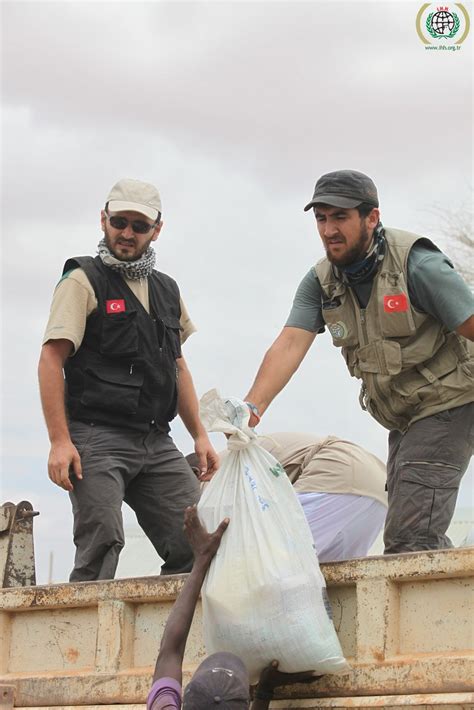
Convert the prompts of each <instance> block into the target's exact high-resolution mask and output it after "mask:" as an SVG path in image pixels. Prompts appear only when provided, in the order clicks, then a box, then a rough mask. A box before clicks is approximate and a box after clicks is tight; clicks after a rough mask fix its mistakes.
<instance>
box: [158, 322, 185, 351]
mask: <svg viewBox="0 0 474 710" xmlns="http://www.w3.org/2000/svg"><path fill="white" fill-rule="evenodd" d="M161 320H162V321H163V324H164V326H165V328H166V340H167V343H168V345H169V348H170V350H171V352H172V353H173V356H174V357H175V358H177V357H181V323H180V320H179V318H176V316H162V318H161Z"/></svg>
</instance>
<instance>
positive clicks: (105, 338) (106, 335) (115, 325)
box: [100, 311, 138, 357]
mask: <svg viewBox="0 0 474 710" xmlns="http://www.w3.org/2000/svg"><path fill="white" fill-rule="evenodd" d="M100 352H101V353H102V354H103V355H109V356H116V357H121V356H125V355H136V354H137V353H138V326H137V312H136V311H128V312H127V313H109V314H107V315H105V316H104V317H103V319H102V329H101V337H100Z"/></svg>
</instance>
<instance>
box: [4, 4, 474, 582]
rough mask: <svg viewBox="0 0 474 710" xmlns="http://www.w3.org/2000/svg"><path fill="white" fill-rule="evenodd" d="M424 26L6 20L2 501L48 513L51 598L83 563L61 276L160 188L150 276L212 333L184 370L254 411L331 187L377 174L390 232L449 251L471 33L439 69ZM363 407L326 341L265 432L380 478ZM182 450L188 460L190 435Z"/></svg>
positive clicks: (142, 14)
mask: <svg viewBox="0 0 474 710" xmlns="http://www.w3.org/2000/svg"><path fill="white" fill-rule="evenodd" d="M420 6H421V3H419V2H336V1H334V0H333V1H331V2H325V1H321V2H316V1H313V2H301V3H299V2H224V1H223V2H205V3H201V2H192V3H185V2H176V1H174V2H145V3H141V2H133V3H129V2H51V3H47V2H32V3H27V2H3V3H2V5H1V11H2V15H3V18H2V19H3V22H2V26H3V29H2V33H3V36H2V65H3V81H2V99H3V130H2V144H3V145H2V168H3V171H2V174H3V180H2V182H3V185H2V188H3V194H2V207H3V209H2V229H3V240H2V243H3V265H2V289H3V293H2V295H3V299H2V304H3V307H2V337H3V344H2V374H3V383H2V399H3V442H2V443H3V465H2V492H1V501H2V502H3V501H5V500H12V501H13V502H15V503H17V502H19V501H20V500H22V499H27V500H30V501H32V503H33V505H34V506H35V508H36V509H37V510H39V511H40V513H41V515H40V517H39V518H37V519H36V520H35V539H36V545H37V567H38V578H39V581H40V582H45V581H46V580H47V573H48V572H47V566H48V557H49V554H50V552H51V551H53V552H54V556H55V557H54V571H53V578H54V579H55V580H56V581H59V580H64V579H66V578H67V575H68V573H69V571H70V568H71V566H72V558H73V545H72V540H71V538H72V515H71V512H70V504H69V499H68V496H67V494H66V493H65V492H64V491H62V490H61V489H59V488H57V487H56V486H54V485H53V484H52V483H50V481H49V479H48V477H47V472H46V460H47V455H48V449H49V444H48V440H47V436H46V430H45V427H44V424H43V420H42V416H41V411H40V403H39V397H38V388H37V376H36V365H37V360H38V355H39V350H40V346H41V340H42V334H43V331H44V327H45V324H46V321H47V317H48V312H49V305H50V300H51V295H52V291H53V289H54V286H55V284H56V282H57V281H58V279H59V277H60V274H61V270H62V265H63V263H64V261H65V260H66V258H67V257H69V256H73V255H79V254H95V249H96V244H97V242H98V241H99V239H100V237H101V232H100V230H99V212H100V209H101V207H102V206H103V204H104V201H105V198H106V195H107V193H108V191H109V189H110V187H111V186H112V185H113V184H114V183H115V182H116V181H117V180H118V179H120V178H123V177H134V178H138V179H143V180H147V181H150V182H153V183H154V184H156V185H157V186H158V187H159V189H160V191H161V194H162V200H163V211H164V223H165V224H164V228H163V231H162V233H161V235H160V237H159V240H158V242H157V244H156V250H157V255H158V263H157V266H158V268H160V269H161V270H163V271H165V272H167V273H169V274H170V275H172V276H173V277H174V278H176V279H177V281H178V283H179V285H180V287H181V292H182V295H183V297H184V300H185V302H186V304H187V306H188V309H189V311H190V314H191V317H192V319H193V321H194V322H195V324H196V326H197V328H198V332H197V333H196V334H195V335H193V336H192V338H191V339H190V340H189V341H188V342H187V343H186V345H185V348H184V354H185V356H186V358H187V360H188V362H189V365H190V367H191V370H192V372H193V376H194V379H195V384H196V389H197V390H198V393H199V394H203V393H204V392H206V391H207V390H208V389H210V388H213V387H217V388H218V389H219V390H220V391H221V393H222V394H225V395H233V396H243V395H244V394H245V393H246V391H247V389H248V387H249V385H250V383H251V381H252V379H253V377H254V375H255V372H256V370H257V367H258V365H259V363H260V361H261V358H262V356H263V354H264V352H265V350H266V348H267V347H268V346H269V345H270V344H271V342H272V340H273V339H274V337H275V336H276V335H277V334H278V332H279V331H280V329H281V327H282V326H283V324H284V322H285V319H286V317H287V314H288V311H289V309H290V306H291V302H292V298H293V295H294V291H295V289H296V287H297V285H298V283H299V281H300V279H301V278H302V277H303V275H304V274H305V273H306V272H307V270H308V269H309V268H310V266H311V265H313V264H314V263H315V261H316V260H317V259H319V258H321V256H323V251H322V247H321V245H320V243H319V237H318V236H317V233H316V229H315V224H314V218H313V217H312V215H311V213H309V214H308V213H304V212H303V206H304V205H305V204H306V202H307V201H308V199H309V198H310V197H311V194H312V190H313V186H314V182H315V180H316V179H317V178H318V176H319V175H321V174H322V173H324V172H327V171H330V170H335V169H340V168H353V169H357V170H361V171H363V172H366V173H368V174H370V175H371V176H372V177H373V179H374V181H375V182H376V184H377V186H378V189H379V195H380V199H381V208H382V219H383V221H384V223H385V224H386V225H389V226H396V227H399V228H405V229H409V230H412V231H417V232H420V233H424V234H427V235H428V236H432V237H434V238H435V239H436V238H437V237H439V236H440V233H441V226H442V225H440V224H439V219H438V218H435V217H434V216H433V209H434V208H437V207H441V208H446V209H448V210H450V211H453V212H456V211H458V210H459V209H461V207H462V205H463V204H465V202H466V200H468V199H469V197H470V188H471V186H472V182H473V180H472V162H471V161H472V134H471V130H472V118H473V117H472V70H471V62H472V33H471V35H470V36H469V37H468V38H467V40H466V41H465V42H464V44H463V45H462V48H461V50H459V51H456V52H435V51H426V50H425V48H424V45H423V44H422V43H421V41H420V39H419V37H418V35H417V33H416V29H415V18H416V14H417V12H418V10H419V8H420ZM466 7H467V8H469V9H470V11H471V16H472V7H471V6H470V5H469V4H466ZM443 246H444V248H445V250H446V251H447V252H448V254H450V255H451V256H453V257H455V253H453V250H454V249H455V248H454V247H453V245H452V244H446V243H443ZM358 390H359V385H358V383H357V382H356V381H355V380H351V378H350V377H349V374H348V373H347V371H346V369H345V366H344V364H343V360H342V358H341V357H340V355H339V354H338V352H337V351H336V349H335V348H333V346H332V345H331V343H330V337H329V335H327V334H326V335H323V336H321V337H319V338H317V341H316V343H315V345H313V348H312V349H311V350H310V352H309V354H308V356H307V358H306V360H305V362H304V363H303V365H302V367H301V368H300V370H299V371H298V373H297V374H296V376H295V378H294V380H292V382H291V383H290V384H289V386H288V387H287V388H286V390H285V391H284V392H283V393H282V394H281V395H280V396H279V397H278V398H277V400H275V402H274V403H273V405H272V407H271V409H270V410H269V411H268V413H267V414H266V415H265V418H264V422H263V423H262V425H261V430H262V432H265V431H272V430H273V431H275V430H301V431H309V432H315V433H316V434H327V433H333V434H337V435H339V436H342V437H345V438H348V439H352V440H354V441H357V442H358V443H360V444H362V445H363V446H366V447H367V448H368V449H370V450H372V451H373V452H375V453H377V454H378V455H379V456H381V457H382V458H384V457H385V455H386V432H385V431H384V430H383V429H382V428H381V427H380V426H379V425H378V424H377V423H376V422H375V421H373V420H372V419H371V418H370V417H369V416H368V415H367V414H365V413H363V412H362V411H361V410H360V409H359V405H358ZM173 436H174V438H175V440H176V442H177V444H178V446H179V447H180V448H182V450H183V451H184V452H185V453H187V452H189V451H190V450H191V449H192V442H191V440H190V438H189V436H188V435H187V434H186V432H185V431H184V429H183V427H182V425H181V424H180V423H179V422H176V423H175V424H173ZM216 445H217V447H218V448H219V447H223V445H224V442H223V440H222V439H220V438H217V439H216ZM472 478H473V477H472V470H471V472H470V473H469V474H466V476H465V479H464V482H463V488H462V491H461V495H460V499H459V505H462V506H463V507H466V506H469V505H471V504H472ZM125 518H126V523H127V524H128V523H130V522H132V521H133V514H130V513H126V515H125Z"/></svg>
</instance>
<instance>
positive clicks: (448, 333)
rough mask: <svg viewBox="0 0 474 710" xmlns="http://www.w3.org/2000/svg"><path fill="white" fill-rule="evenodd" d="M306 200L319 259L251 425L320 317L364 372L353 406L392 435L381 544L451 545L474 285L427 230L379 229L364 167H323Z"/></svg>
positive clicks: (273, 352)
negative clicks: (356, 403) (471, 287)
mask: <svg viewBox="0 0 474 710" xmlns="http://www.w3.org/2000/svg"><path fill="white" fill-rule="evenodd" d="M310 209H313V211H314V215H315V218H316V224H317V228H318V232H319V235H320V237H321V240H322V242H323V246H324V248H325V250H326V257H325V258H324V259H322V260H320V261H319V262H318V263H317V264H316V265H315V266H313V267H312V268H311V269H310V271H309V272H308V273H307V274H306V276H305V277H304V278H303V280H302V281H301V283H300V285H299V287H298V289H297V292H296V295H295V298H294V302H293V307H292V309H291V312H290V315H289V318H288V320H287V322H286V325H285V327H284V328H283V330H282V332H281V333H280V335H279V336H278V338H277V339H276V340H275V342H274V343H273V345H272V346H271V347H270V349H269V350H268V351H267V353H266V355H265V357H264V359H263V362H262V364H261V366H260V369H259V371H258V373H257V377H256V379H255V382H254V384H253V386H252V388H251V389H250V391H249V393H248V395H247V397H246V398H245V399H246V400H247V402H248V404H249V407H250V409H251V412H252V416H251V419H250V424H251V426H254V425H256V424H257V423H258V421H259V419H260V416H261V415H262V414H263V412H264V411H265V410H266V408H267V407H268V406H269V404H270V403H271V402H272V400H273V399H274V398H275V396H276V395H277V394H278V393H279V392H280V391H281V390H282V389H283V388H284V387H285V385H286V384H287V383H288V381H289V380H290V378H291V376H292V375H293V374H294V373H295V372H296V370H297V369H298V367H299V365H300V364H301V362H302V360H303V358H304V356H305V355H306V353H307V352H308V349H309V347H310V346H311V344H312V342H313V340H314V338H315V337H316V334H318V333H322V332H324V330H325V328H326V326H327V328H328V330H329V332H330V333H331V336H332V339H333V343H334V345H335V346H336V347H339V348H341V352H342V355H343V356H344V359H345V361H346V364H347V367H348V369H349V372H350V374H351V375H352V376H353V377H357V378H359V379H360V380H361V381H362V386H361V392H360V397H359V401H360V404H361V407H362V409H364V410H367V411H368V412H369V413H370V414H371V415H372V416H373V417H374V419H376V420H377V421H378V422H379V423H380V424H381V425H382V426H384V427H385V428H387V429H388V430H389V432H390V434H389V456H388V465H387V491H388V502H389V508H388V513H387V519H386V524H385V535H384V539H385V553H395V552H410V551H415V550H432V549H440V548H446V547H452V543H451V541H450V539H449V537H447V535H446V530H447V528H448V526H449V523H450V521H451V518H452V515H453V513H454V508H455V504H456V498H457V492H458V489H459V485H460V481H461V478H462V476H463V474H464V472H465V470H466V468H467V466H468V463H469V459H470V457H471V454H472V448H473V427H474V401H473V400H474V386H473V385H474V358H473V346H472V342H471V341H473V340H474V305H473V296H472V293H471V291H470V290H469V288H468V286H467V285H466V284H465V283H464V281H463V280H462V278H461V277H460V276H459V274H458V273H457V272H456V271H455V270H454V267H453V264H452V263H451V261H450V260H449V259H448V258H447V257H446V256H445V255H444V254H443V253H442V252H441V251H440V250H439V249H438V247H437V246H436V245H435V244H433V242H431V241H430V240H429V239H427V238H426V237H422V236H420V235H417V234H412V233H410V232H405V231H402V230H399V229H391V228H390V229H389V228H384V227H383V225H382V223H381V221H380V211H379V200H378V194H377V188H376V187H375V184H374V182H373V181H372V180H371V178H369V177H368V176H367V175H364V174H363V173H360V172H357V171H355V170H337V171H335V172H331V173H327V174H326V175H322V176H321V177H320V178H319V180H318V181H317V183H316V187H315V189H314V194H313V197H312V199H311V201H310V202H309V203H308V204H307V205H306V207H305V210H310Z"/></svg>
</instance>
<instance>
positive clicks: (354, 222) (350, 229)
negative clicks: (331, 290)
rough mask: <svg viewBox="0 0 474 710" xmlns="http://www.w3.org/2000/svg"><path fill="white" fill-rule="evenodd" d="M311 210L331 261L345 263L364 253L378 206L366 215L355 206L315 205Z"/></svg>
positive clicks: (371, 232) (376, 215) (361, 256)
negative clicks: (361, 213)
mask: <svg viewBox="0 0 474 710" xmlns="http://www.w3.org/2000/svg"><path fill="white" fill-rule="evenodd" d="M314 213H315V216H316V224H317V227H318V232H319V236H320V237H321V240H322V242H323V246H324V248H325V250H326V256H327V258H328V259H329V261H330V262H331V263H332V264H335V265H336V266H348V265H349V264H353V263H354V262H356V261H359V260H360V259H362V258H363V257H364V255H365V253H366V252H367V249H368V247H369V245H370V242H371V241H372V235H373V233H374V229H375V227H376V226H377V224H378V221H379V217H380V212H379V210H378V209H377V208H374V209H373V210H372V212H370V214H369V215H368V216H367V217H360V216H359V213H358V211H357V209H355V208H352V209H345V208H342V207H332V206H331V205H316V207H315V208H314Z"/></svg>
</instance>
